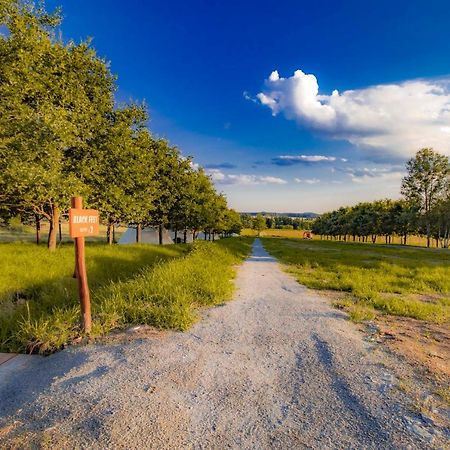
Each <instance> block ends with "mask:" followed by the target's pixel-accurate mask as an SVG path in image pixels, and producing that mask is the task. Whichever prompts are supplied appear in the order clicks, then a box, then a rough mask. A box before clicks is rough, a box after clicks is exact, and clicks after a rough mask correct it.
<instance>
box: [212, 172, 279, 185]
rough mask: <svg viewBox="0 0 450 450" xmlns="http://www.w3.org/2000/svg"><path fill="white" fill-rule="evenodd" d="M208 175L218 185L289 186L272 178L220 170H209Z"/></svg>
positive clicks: (276, 178)
mask: <svg viewBox="0 0 450 450" xmlns="http://www.w3.org/2000/svg"><path fill="white" fill-rule="evenodd" d="M206 173H207V174H208V175H209V176H210V177H211V179H212V180H213V181H214V182H215V183H217V184H241V185H256V184H287V181H286V180H283V179H282V178H278V177H272V176H261V175H249V174H242V173H241V174H230V173H229V174H227V173H224V172H222V171H221V170H220V169H207V170H206Z"/></svg>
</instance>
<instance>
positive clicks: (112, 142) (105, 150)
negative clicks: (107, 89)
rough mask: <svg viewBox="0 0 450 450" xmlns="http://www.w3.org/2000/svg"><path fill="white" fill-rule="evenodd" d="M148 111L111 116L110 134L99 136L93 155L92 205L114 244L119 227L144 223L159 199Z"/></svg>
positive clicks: (137, 108)
mask: <svg viewBox="0 0 450 450" xmlns="http://www.w3.org/2000/svg"><path fill="white" fill-rule="evenodd" d="M146 121H147V113H146V111H145V109H144V108H142V107H140V106H136V105H131V106H128V107H125V108H121V109H117V110H115V111H114V112H113V113H111V114H110V122H109V126H108V128H107V132H106V133H104V134H103V135H101V136H99V141H98V146H97V148H96V149H95V151H94V152H93V157H92V161H91V164H90V167H91V169H90V176H89V177H88V178H87V179H86V183H87V185H88V186H89V187H90V195H89V199H90V204H91V205H93V206H94V207H96V208H98V209H99V210H100V211H101V214H102V218H103V220H104V221H105V222H106V225H107V241H108V243H109V244H111V243H112V239H113V232H112V231H113V226H114V224H115V223H119V222H125V223H130V222H131V223H136V224H140V223H142V222H144V221H145V220H146V219H147V217H148V214H149V211H150V209H151V201H152V199H153V197H154V195H155V189H156V182H155V178H154V169H155V166H154V158H153V152H152V146H153V145H154V140H153V138H152V137H151V136H150V133H149V132H148V130H147V129H146V128H145V123H146Z"/></svg>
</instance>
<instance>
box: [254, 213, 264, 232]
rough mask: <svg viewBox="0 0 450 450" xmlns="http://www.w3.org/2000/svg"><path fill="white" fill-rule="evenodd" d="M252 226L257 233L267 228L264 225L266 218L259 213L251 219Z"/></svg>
mask: <svg viewBox="0 0 450 450" xmlns="http://www.w3.org/2000/svg"><path fill="white" fill-rule="evenodd" d="M252 228H253V229H254V230H256V231H257V232H258V235H259V234H260V233H261V231H263V230H265V229H266V228H267V225H266V219H265V218H264V217H263V216H262V215H261V214H258V215H257V216H256V217H255V218H254V219H253V226H252Z"/></svg>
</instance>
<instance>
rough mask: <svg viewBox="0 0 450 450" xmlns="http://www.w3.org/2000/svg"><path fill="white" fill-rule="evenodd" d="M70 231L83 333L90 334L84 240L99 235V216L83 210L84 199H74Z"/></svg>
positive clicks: (89, 301)
mask: <svg viewBox="0 0 450 450" xmlns="http://www.w3.org/2000/svg"><path fill="white" fill-rule="evenodd" d="M69 231H70V237H71V238H73V239H74V240H75V274H76V277H77V280H78V293H79V297H80V306H81V326H82V329H83V331H85V332H86V333H90V331H91V327H92V320H91V300H90V297H89V286H88V281H87V274H86V261H85V254H84V238H85V237H87V236H96V235H98V233H99V216H98V211H97V210H95V209H83V198H82V197H72V208H71V209H70V210H69Z"/></svg>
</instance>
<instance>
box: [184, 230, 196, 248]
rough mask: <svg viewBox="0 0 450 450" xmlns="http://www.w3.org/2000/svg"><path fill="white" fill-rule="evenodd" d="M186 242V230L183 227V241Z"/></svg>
mask: <svg viewBox="0 0 450 450" xmlns="http://www.w3.org/2000/svg"><path fill="white" fill-rule="evenodd" d="M192 240H194V239H192ZM186 242H187V230H186V228H185V229H184V234H183V243H184V244H186Z"/></svg>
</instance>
